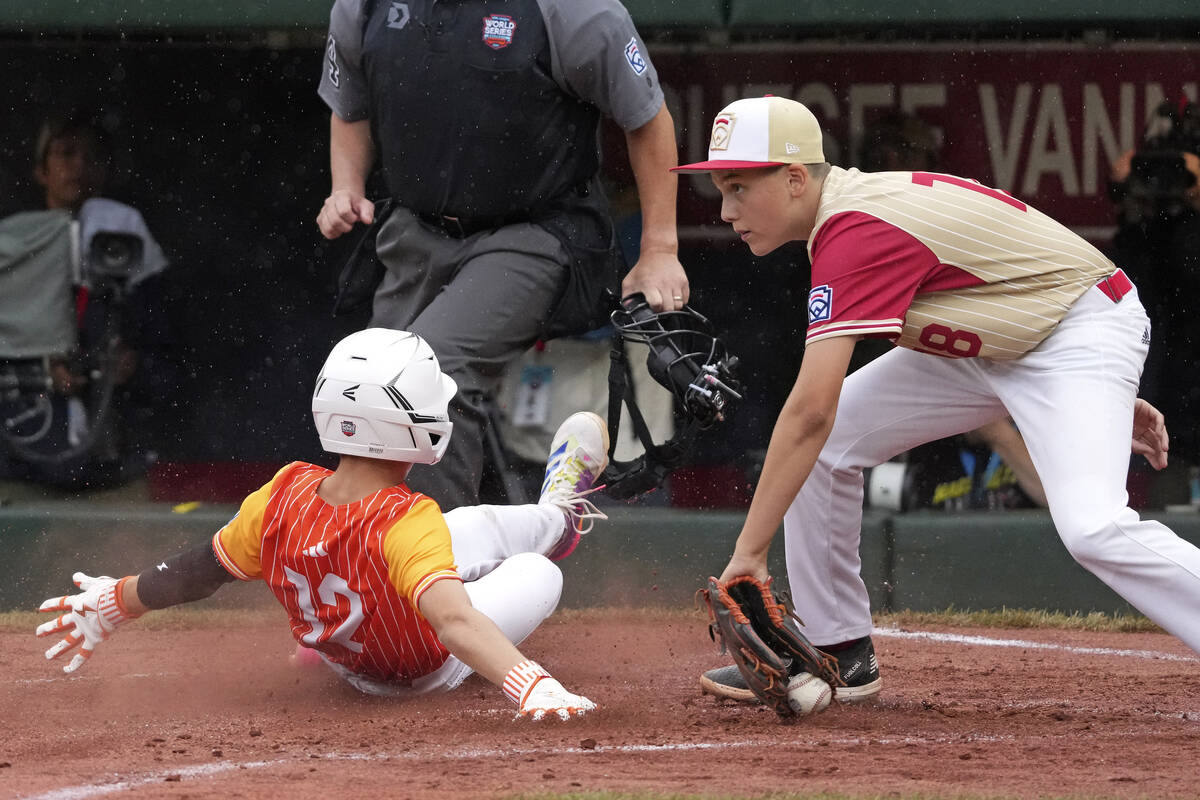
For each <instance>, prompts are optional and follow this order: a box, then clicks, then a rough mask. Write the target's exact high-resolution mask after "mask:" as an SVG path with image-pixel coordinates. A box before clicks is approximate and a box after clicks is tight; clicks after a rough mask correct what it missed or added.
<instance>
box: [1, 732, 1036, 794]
mask: <svg viewBox="0 0 1200 800" xmlns="http://www.w3.org/2000/svg"><path fill="white" fill-rule="evenodd" d="M1012 738H1013V737H1010V736H968V737H963V736H959V735H952V736H900V737H895V736H881V737H867V738H860V737H851V738H832V739H825V738H822V739H821V742H823V743H828V744H829V745H833V746H861V745H866V744H874V745H901V746H904V745H910V744H944V743H948V742H949V743H968V742H969V743H974V742H999V741H1009V740H1011V739H1012ZM796 744H804V745H809V746H815V743H814V742H799V743H796ZM742 747H772V748H776V749H778V748H779V747H780V742H779V740H778V739H765V738H764V739H756V740H743V741H735V742H681V743H678V744H630V745H597V746H596V747H594V748H590V749H584V748H582V747H479V748H475V747H460V748H457V749H454V750H445V749H435V750H428V751H425V750H423V751H420V752H414V751H403V752H397V753H336V752H333V753H323V754H321V755H320V756H319V757H318V758H319V759H321V760H328V761H390V760H393V759H395V760H413V761H422V762H429V761H465V760H470V759H476V758H512V757H519V756H551V755H563V754H566V753H573V754H576V755H582V756H589V755H593V754H598V753H665V752H686V751H692V750H732V749H737V748H742ZM311 758H312V756H309V757H305V758H300V757H297V758H295V759H286V758H277V759H272V760H270V761H243V762H236V761H221V762H218V763H216V764H196V765H193V766H187V767H176V768H174V769H163V770H157V771H155V772H148V773H144V774H142V775H139V776H136V777H132V778H127V779H125V780H121V781H114V782H112V783H91V784H80V785H79V786H64V787H62V788H59V789H51V790H50V791H48V792H43V793H41V794H36V795H25V796H24V797H23V798H21V800H85V799H86V798H89V797H102V796H104V795H107V794H113V793H115V792H123V791H127V790H129V789H134V788H137V787H139V786H145V785H147V784H151V783H162V782H164V781H165V780H166V779H167V778H168V777H169V776H171V775H178V776H179V777H180V778H181V779H182V778H208V777H212V776H215V775H220V774H222V773H225V772H231V771H233V770H238V769H259V768H262V767H273V766H281V765H285V764H306V763H308V764H311V763H312V761H311V760H310V759H311Z"/></svg>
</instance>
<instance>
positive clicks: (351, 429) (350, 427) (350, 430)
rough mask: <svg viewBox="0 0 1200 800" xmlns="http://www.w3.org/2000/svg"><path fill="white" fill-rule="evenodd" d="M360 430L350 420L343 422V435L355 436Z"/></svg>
mask: <svg viewBox="0 0 1200 800" xmlns="http://www.w3.org/2000/svg"><path fill="white" fill-rule="evenodd" d="M357 430H358V429H357V428H356V427H355V425H354V423H353V422H351V421H350V420H348V419H344V420H342V434H343V435H345V436H353V435H354V434H355V432H356V431H357Z"/></svg>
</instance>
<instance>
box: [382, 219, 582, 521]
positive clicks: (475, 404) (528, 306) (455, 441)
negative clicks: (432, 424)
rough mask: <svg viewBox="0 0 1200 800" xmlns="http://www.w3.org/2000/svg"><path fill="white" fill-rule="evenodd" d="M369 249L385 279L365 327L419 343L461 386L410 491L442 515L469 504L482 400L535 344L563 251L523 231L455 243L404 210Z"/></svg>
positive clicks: (546, 237) (561, 277)
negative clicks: (437, 453) (442, 443)
mask: <svg viewBox="0 0 1200 800" xmlns="http://www.w3.org/2000/svg"><path fill="white" fill-rule="evenodd" d="M376 248H377V251H378V253H379V258H380V260H381V261H382V262H383V264H384V265H385V266H386V267H387V272H386V273H385V275H384V277H383V281H382V282H381V283H380V284H379V288H378V289H377V290H376V292H375V301H374V307H373V309H372V310H373V314H372V317H371V325H372V326H375V327H385V328H395V329H399V330H407V331H411V332H413V333H416V334H418V335H420V336H422V337H424V338H425V340H426V341H427V342H429V346H430V347H432V348H433V352H434V353H436V354H437V357H438V361H439V363H440V364H441V367H442V371H443V372H445V373H446V374H448V375H450V376H451V377H452V378H454V380H455V382H456V383H457V384H458V396H457V397H456V399H455V402H454V403H452V404H451V407H450V420H451V422H453V423H454V433H453V434H452V437H451V440H450V447H449V448H448V450H447V451H446V456H445V458H443V459H442V462H441V463H440V464H437V465H435V466H432V467H425V466H417V467H415V468H414V469H413V471H412V473H411V475H410V477H409V480H408V483H409V485H410V486H411V487H412V488H414V489H416V490H417V491H420V492H423V493H426V494H428V495H429V496H430V497H432V498H433V499H434V500H436V501H437V502H438V504H439V505H441V507H442V508H443V509H451V508H456V507H458V506H462V505H475V504H477V503H478V502H479V483H480V478H481V476H482V473H483V431H484V426H485V425H486V423H487V420H486V413H487V411H486V406H485V402H486V401H487V400H490V399H492V398H494V396H495V394H496V389H497V386H498V383H499V379H500V376H501V374H502V373H503V372H504V368H505V366H506V365H507V364H508V363H509V362H510V361H512V360H513V359H515V358H517V357H518V356H520V355H521V353H523V352H524V351H525V350H526V349H527V348H528V347H529V346H530V345H532V344H533V343H534V342H535V341H536V340H537V338H538V334H539V331H540V330H541V326H542V324H543V323H544V322H545V320H546V318H547V317H548V316H549V314H550V311H551V310H552V309H551V306H552V305H553V303H554V301H555V300H556V299H557V297H558V295H559V292H560V291H561V289H562V287H563V284H564V283H565V281H566V278H567V269H568V265H569V261H568V255H567V252H566V249H565V248H564V247H563V246H562V244H561V243H560V242H559V241H558V239H556V238H555V237H554V236H553V235H552V234H550V233H549V232H547V231H546V230H545V229H543V228H540V227H538V226H537V225H532V224H528V223H522V224H518V225H510V226H508V227H506V228H501V229H499V230H496V231H484V232H481V233H477V234H474V235H472V236H468V237H466V238H465V239H455V238H452V237H451V236H449V235H447V234H446V233H444V232H442V231H440V230H437V229H436V228H433V227H430V226H428V225H425V224H424V223H422V222H421V221H420V220H418V219H417V218H416V217H415V216H414V215H413V214H412V213H411V212H409V211H408V210H407V209H404V208H397V209H396V210H395V211H394V212H393V213H392V214H391V216H390V217H388V219H387V220H386V221H385V222H384V223H383V225H382V227H381V228H380V231H379V237H378V239H377V241H376Z"/></svg>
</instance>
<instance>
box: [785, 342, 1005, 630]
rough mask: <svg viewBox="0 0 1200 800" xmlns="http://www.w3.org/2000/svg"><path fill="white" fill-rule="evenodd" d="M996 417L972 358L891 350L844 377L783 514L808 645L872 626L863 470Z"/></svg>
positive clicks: (999, 412) (1000, 410) (995, 406)
mask: <svg viewBox="0 0 1200 800" xmlns="http://www.w3.org/2000/svg"><path fill="white" fill-rule="evenodd" d="M1003 413H1004V409H1003V407H1002V406H1001V404H1000V402H999V401H998V400H997V399H996V397H995V395H994V393H993V392H992V391H991V390H990V389H989V388H988V387H987V385H986V384H985V383H983V382H982V380H981V378H980V374H979V371H978V368H977V365H976V364H974V363H973V360H967V359H947V358H941V357H939V356H932V355H927V354H923V353H917V352H914V351H911V350H905V349H901V348H896V349H893V350H891V351H889V352H888V353H885V354H884V355H883V356H881V357H879V358H877V359H876V360H875V361H872V362H871V363H870V364H867V365H866V366H865V367H863V368H862V369H860V370H858V371H857V372H855V373H854V374H852V375H850V376H849V377H848V378H847V379H846V382H845V384H844V386H843V388H842V394H841V398H840V400H839V402H838V410H837V419H836V421H835V422H834V425H833V430H832V432H831V433H830V436H829V440H828V442H827V443H826V444H825V447H824V449H823V450H822V452H821V456H820V458H819V459H818V461H817V464H816V466H815V467H814V468H813V471H812V473H811V474H810V475H809V478H808V480H807V481H805V484H804V488H803V489H801V491H800V493H799V494H798V495H797V496H796V499H795V501H793V503H792V505H791V507H790V508H789V509H788V512H787V514H786V516H785V517H784V537H785V541H786V544H787V551H786V556H787V565H788V581H789V584H790V588H791V592H792V598H793V600H794V601H795V604H796V611H797V613H798V614H799V615H800V617H801V618H802V619H803V620H804V621H805V623H806V625H805V628H804V632H805V634H806V635H807V636H808V637H809V638H810V639H811V640H812V642H813V643H814V644H816V645H818V646H821V645H830V644H836V643H839V642H845V641H849V640H852V639H857V638H860V637H863V636H867V635H869V634H870V632H871V608H870V602H869V600H868V596H867V589H866V586H865V584H864V583H863V581H862V577H861V576H860V574H859V572H860V568H861V560H860V557H859V552H858V548H859V541H860V538H861V528H862V505H863V470H864V469H865V468H867V467H873V466H875V465H877V464H881V463H883V462H884V461H887V460H888V459H889V458H892V457H893V456H896V455H898V454H900V453H903V452H905V451H907V450H909V449H911V448H913V447H916V446H917V445H919V444H923V443H925V442H928V441H932V440H934V439H939V438H942V437H944V436H950V435H953V434H956V433H962V432H963V431H968V430H972V429H973V428H976V427H978V426H979V425H982V424H983V423H985V422H988V421H990V420H992V419H995V418H996V417H998V416H1000V415H1002V414H1003Z"/></svg>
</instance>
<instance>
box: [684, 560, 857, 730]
mask: <svg viewBox="0 0 1200 800" xmlns="http://www.w3.org/2000/svg"><path fill="white" fill-rule="evenodd" d="M697 594H698V596H700V597H702V598H703V600H704V603H705V605H706V606H707V607H708V619H709V623H708V635H709V636H710V637H711V638H712V640H713V641H715V642H716V643H717V644H718V645H719V646H720V649H721V652H723V653H724V652H728V653H729V655H730V656H732V657H733V662H734V663H735V664H736V665H737V668H738V671H739V672H741V673H742V677H743V678H745V679H746V685H747V686H749V687H750V691H752V692H754V695H755V697H757V698H758V699H759V700H761V701H763V703H765V704H766V705H768V706H770V707H771V708H773V709H775V712H776V713H777V714H779V715H780V716H781V717H790V716H792V715H793V714H795V712H794V711H793V710H792V708H791V706H789V705H788V698H787V690H788V680H789V678H790V677H791V676H792V675H796V674H799V673H801V672H808V673H811V674H813V675H816V676H817V677H818V678H821V679H822V680H824V681H825V682H826V683H828V684H829V685H830V686H831V687H833V689H834V692H835V693H836V692H837V687H838V686H839V685H841V684H842V680H841V678H840V677H839V675H838V669H837V661H835V660H834V659H833V658H831V657H829V656H828V655H826V654H825V653H823V652H821V651H820V650H818V649H817V648H816V647H815V646H813V644H812V643H811V642H809V641H808V639H807V638H806V637H805V636H804V634H803V633H801V632H800V625H801V624H803V623H802V622H800V619H799V618H798V617H797V616H796V614H795V612H794V611H792V609H791V608H790V607H789V606H788V605H786V604H785V603H784V601H783V600H781V599H780V598H779V597H778V596H777V595H776V594H775V593H774V592H773V591H772V590H771V581H770V580H768V581H767V582H766V583H762V582H760V581H758V580H757V579H755V578H752V577H750V576H749V575H742V576H739V577H737V578H734V579H732V580H730V581H727V582H725V583H721V582H720V581H718V580H717V579H716V578H709V579H708V583H707V585H706V586H705V587H704V588H703V589H701V590H700V591H699V592H697Z"/></svg>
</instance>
